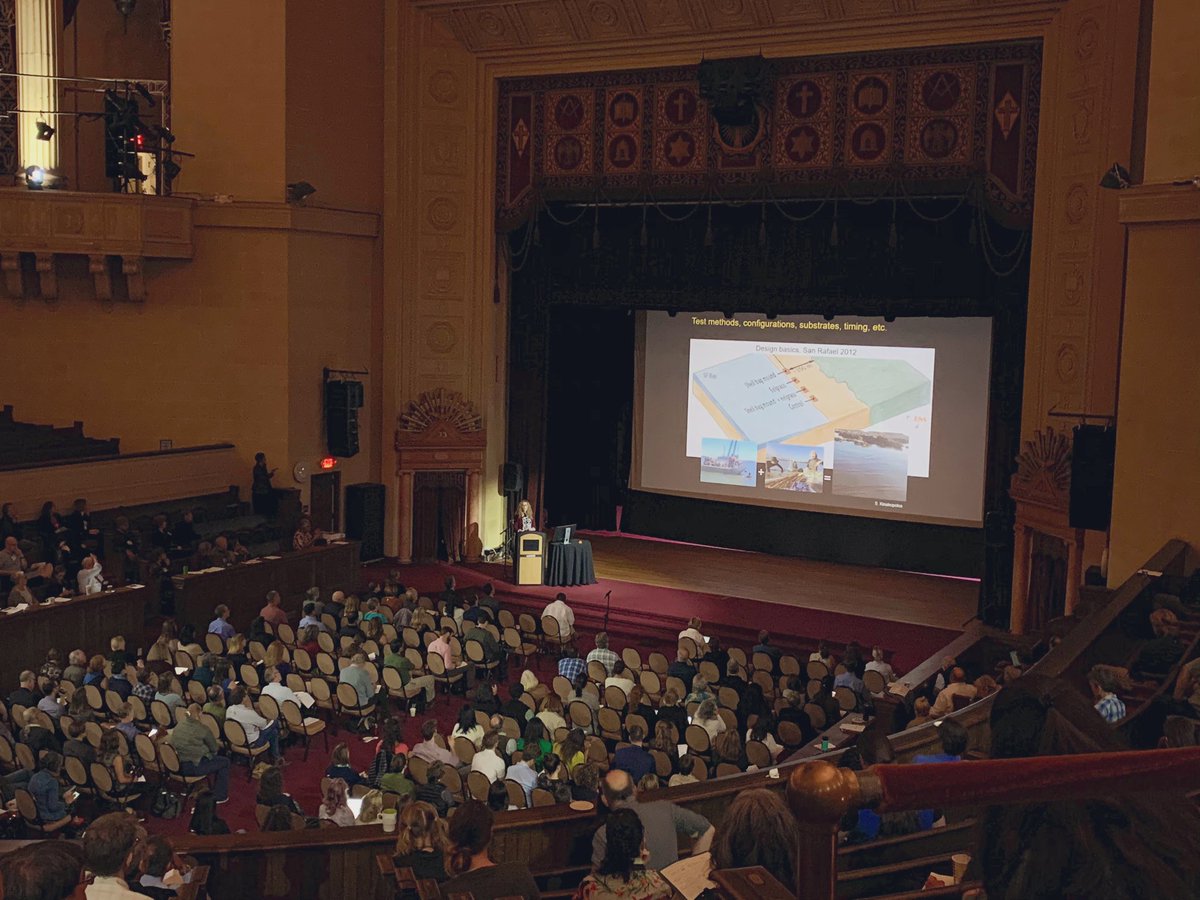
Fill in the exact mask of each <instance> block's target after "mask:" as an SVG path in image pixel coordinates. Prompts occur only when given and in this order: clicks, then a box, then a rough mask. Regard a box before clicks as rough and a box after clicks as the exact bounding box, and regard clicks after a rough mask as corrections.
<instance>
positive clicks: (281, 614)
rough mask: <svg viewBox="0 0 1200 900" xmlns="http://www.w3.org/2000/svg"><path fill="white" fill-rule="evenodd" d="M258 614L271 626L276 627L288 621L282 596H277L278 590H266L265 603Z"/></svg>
mask: <svg viewBox="0 0 1200 900" xmlns="http://www.w3.org/2000/svg"><path fill="white" fill-rule="evenodd" d="M258 614H259V615H260V616H262V618H263V621H264V622H266V623H267V624H268V625H270V626H271V627H272V628H278V627H279V626H280V625H286V624H287V623H288V615H287V612H286V611H285V610H284V608H283V598H282V597H280V596H279V591H268V592H267V605H266V606H264V607H263V608H262V609H261V610H260V611H259V613H258Z"/></svg>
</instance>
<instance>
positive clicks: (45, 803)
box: [28, 750, 83, 827]
mask: <svg viewBox="0 0 1200 900" xmlns="http://www.w3.org/2000/svg"><path fill="white" fill-rule="evenodd" d="M62 764H63V758H62V756H61V755H60V754H59V753H58V752H57V751H54V750H47V751H46V752H45V753H43V754H42V757H41V759H40V760H39V761H38V768H37V771H36V772H34V773H33V775H31V776H30V778H29V785H28V790H29V795H30V796H31V797H32V798H33V802H34V805H35V806H36V807H37V815H38V820H39V821H41V822H43V823H45V824H46V825H49V826H58V825H65V824H67V823H70V824H71V825H72V826H75V827H77V826H79V825H82V824H83V819H81V818H79V817H78V816H76V817H75V818H72V817H71V812H70V810H69V809H68V808H67V804H68V803H70V802H72V801H74V799H75V792H74V790H73V789H69V790H68V791H67V792H66V794H65V795H64V793H63V789H62V785H61V784H60V783H59V773H60V772H62Z"/></svg>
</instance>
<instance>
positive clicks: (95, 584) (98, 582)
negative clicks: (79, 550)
mask: <svg viewBox="0 0 1200 900" xmlns="http://www.w3.org/2000/svg"><path fill="white" fill-rule="evenodd" d="M103 572H104V566H102V565H100V560H98V559H97V558H96V557H94V556H92V555H91V554H88V555H87V556H85V557H84V558H83V563H82V564H81V567H80V569H79V593H81V594H98V593H100V592H101V591H102V590H104V582H103V580H102V579H101V577H100V576H101V574H102V573H103Z"/></svg>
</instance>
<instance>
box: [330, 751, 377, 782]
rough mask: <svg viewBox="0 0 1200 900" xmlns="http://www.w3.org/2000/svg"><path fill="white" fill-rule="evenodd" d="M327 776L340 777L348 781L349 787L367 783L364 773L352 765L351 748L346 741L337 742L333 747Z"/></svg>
mask: <svg viewBox="0 0 1200 900" xmlns="http://www.w3.org/2000/svg"><path fill="white" fill-rule="evenodd" d="M325 777H326V778H340V779H341V780H342V781H344V782H346V786H347V787H354V786H355V785H356V784H366V783H367V779H366V778H365V777H364V776H363V774H362V773H361V772H357V771H355V769H354V767H353V766H351V765H350V748H349V747H347V746H346V745H345V744H344V743H341V744H337V745H336V746H335V747H334V748H333V753H332V754H330V757H329V768H327V769H326V770H325Z"/></svg>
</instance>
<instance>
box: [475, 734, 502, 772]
mask: <svg viewBox="0 0 1200 900" xmlns="http://www.w3.org/2000/svg"><path fill="white" fill-rule="evenodd" d="M499 744H500V733H499V732H496V731H489V732H488V733H487V734H485V735H484V736H483V748H482V749H481V750H479V751H478V752H477V753H476V754H475V756H474V757H473V758H472V759H471V771H472V772H482V773H483V774H484V775H485V776H487V780H488V781H489V782H493V781H502V780H503V779H504V773H505V771H506V770H507V769H508V763H507V762H505V761H504V757H502V756H501V755H500V754H499V753H497V752H496V747H497V746H499Z"/></svg>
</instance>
